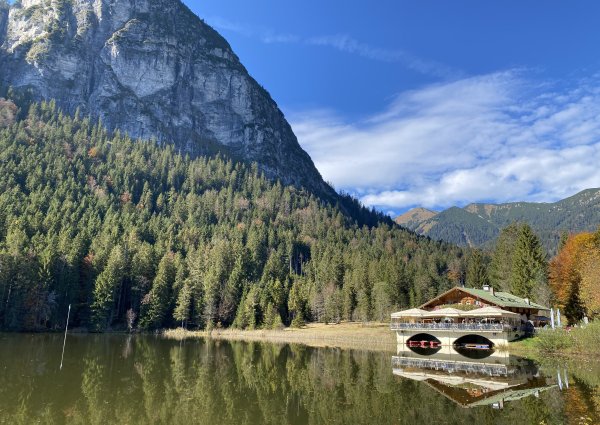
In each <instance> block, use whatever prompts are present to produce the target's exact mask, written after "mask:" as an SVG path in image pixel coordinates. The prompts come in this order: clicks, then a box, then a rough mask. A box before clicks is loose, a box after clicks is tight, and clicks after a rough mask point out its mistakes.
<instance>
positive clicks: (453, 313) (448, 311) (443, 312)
mask: <svg viewBox="0 0 600 425" xmlns="http://www.w3.org/2000/svg"><path fill="white" fill-rule="evenodd" d="M463 313H464V311H462V310H458V309H456V308H452V307H446V308H440V309H439V310H433V311H430V312H429V313H428V314H427V317H460V316H462V315H463Z"/></svg>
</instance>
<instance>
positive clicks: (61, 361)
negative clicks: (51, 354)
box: [60, 304, 71, 370]
mask: <svg viewBox="0 0 600 425" xmlns="http://www.w3.org/2000/svg"><path fill="white" fill-rule="evenodd" d="M70 316H71V304H69V311H68V312H67V324H66V325H65V340H64V341H63V351H62V356H61V358H60V370H62V367H63V360H64V359H65V346H66V345H67V331H68V330H69V317H70Z"/></svg>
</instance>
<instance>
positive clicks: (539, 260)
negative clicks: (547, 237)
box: [511, 224, 548, 298]
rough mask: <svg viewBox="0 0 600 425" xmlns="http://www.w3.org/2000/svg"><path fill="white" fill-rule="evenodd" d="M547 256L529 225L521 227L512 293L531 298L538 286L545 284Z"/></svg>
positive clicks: (516, 249)
mask: <svg viewBox="0 0 600 425" xmlns="http://www.w3.org/2000/svg"><path fill="white" fill-rule="evenodd" d="M547 266H548V264H547V261H546V255H545V253H544V250H543V248H542V245H541V243H540V240H539V238H538V237H537V235H536V234H535V233H534V232H533V230H532V229H531V227H530V226H529V225H527V224H524V225H522V226H521V229H520V230H519V236H518V238H517V242H516V244H515V250H514V253H513V261H512V275H511V290H512V293H513V294H515V295H517V296H520V297H526V298H531V297H532V296H533V294H534V293H535V290H536V286H537V285H542V284H545V281H546V270H547Z"/></svg>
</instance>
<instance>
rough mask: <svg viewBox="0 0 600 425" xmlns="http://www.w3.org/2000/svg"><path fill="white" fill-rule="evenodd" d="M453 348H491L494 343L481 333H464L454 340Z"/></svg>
mask: <svg viewBox="0 0 600 425" xmlns="http://www.w3.org/2000/svg"><path fill="white" fill-rule="evenodd" d="M454 348H456V349H459V348H460V349H468V350H491V349H493V348H494V343H493V342H492V341H490V340H489V339H487V338H486V337H484V336H481V335H475V334H473V335H465V336H461V337H460V338H458V339H457V340H456V341H454Z"/></svg>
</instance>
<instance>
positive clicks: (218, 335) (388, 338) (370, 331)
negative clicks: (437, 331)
mask: <svg viewBox="0 0 600 425" xmlns="http://www.w3.org/2000/svg"><path fill="white" fill-rule="evenodd" d="M163 335H164V337H166V338H169V339H176V340H182V339H189V338H214V339H223V340H238V341H264V342H273V343H297V344H304V345H309V346H313V347H339V348H353V349H362V350H373V351H390V352H394V351H395V350H396V344H397V343H396V336H395V333H394V332H392V331H390V329H389V326H388V325H387V324H362V323H343V324H339V325H324V324H309V325H308V326H306V327H304V328H301V329H293V328H286V329H282V330H266V329H265V330H240V329H213V330H212V331H188V330H185V329H182V328H178V329H171V330H167V331H165V332H164V333H163Z"/></svg>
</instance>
